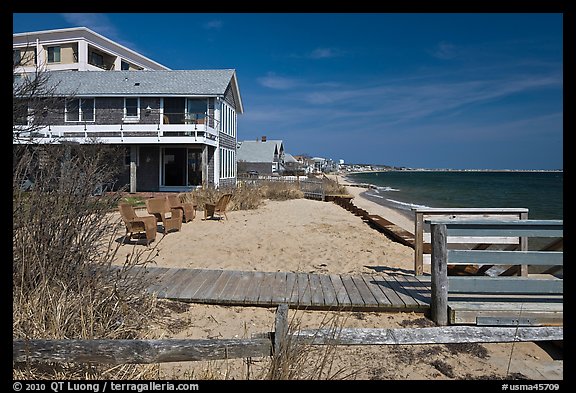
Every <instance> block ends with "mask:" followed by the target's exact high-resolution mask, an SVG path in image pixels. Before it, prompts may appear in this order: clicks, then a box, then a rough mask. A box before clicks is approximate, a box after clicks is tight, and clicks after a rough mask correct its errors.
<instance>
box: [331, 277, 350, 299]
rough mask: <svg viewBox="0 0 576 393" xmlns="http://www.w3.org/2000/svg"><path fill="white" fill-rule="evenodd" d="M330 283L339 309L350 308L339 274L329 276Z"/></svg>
mask: <svg viewBox="0 0 576 393" xmlns="http://www.w3.org/2000/svg"><path fill="white" fill-rule="evenodd" d="M330 281H331V282H332V287H333V288H334V292H335V293H336V300H337V301H338V306H339V307H350V305H351V304H352V302H351V300H350V297H349V296H348V291H346V287H345V286H344V284H343V283H342V278H341V276H340V275H339V274H330Z"/></svg>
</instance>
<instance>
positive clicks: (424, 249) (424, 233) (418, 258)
mask: <svg viewBox="0 0 576 393" xmlns="http://www.w3.org/2000/svg"><path fill="white" fill-rule="evenodd" d="M412 211H413V212H414V215H415V217H414V242H415V244H414V274H415V275H417V276H419V275H422V274H423V273H424V259H425V255H424V254H428V255H429V254H430V230H429V228H428V225H425V223H424V220H425V219H428V218H430V219H432V218H434V219H450V220H460V219H471V218H481V219H494V220H508V219H509V220H526V219H528V209H526V208H413V209H412ZM448 240H449V241H448V243H454V244H455V243H459V244H462V243H465V244H517V245H519V248H520V249H521V250H524V251H525V250H528V242H527V239H526V238H520V239H518V238H517V237H516V238H514V237H508V236H505V237H502V236H499V237H492V238H489V237H483V238H481V239H478V238H473V237H464V238H463V237H456V236H451V237H450V239H448ZM521 275H526V271H522V272H521Z"/></svg>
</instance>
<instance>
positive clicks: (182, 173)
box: [162, 147, 187, 186]
mask: <svg viewBox="0 0 576 393" xmlns="http://www.w3.org/2000/svg"><path fill="white" fill-rule="evenodd" d="M186 152H187V149H186V148H181V147H166V148H164V152H163V154H162V163H163V165H162V178H163V180H164V182H163V183H164V184H163V185H164V186H186V169H187V168H186Z"/></svg>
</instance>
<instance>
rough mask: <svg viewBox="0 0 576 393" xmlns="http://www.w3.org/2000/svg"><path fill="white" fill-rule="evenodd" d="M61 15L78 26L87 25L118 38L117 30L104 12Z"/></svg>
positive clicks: (104, 34)
mask: <svg viewBox="0 0 576 393" xmlns="http://www.w3.org/2000/svg"><path fill="white" fill-rule="evenodd" d="M62 17H63V18H64V19H65V20H66V21H67V22H68V23H72V24H74V25H76V26H78V27H87V28H89V29H90V30H94V31H95V32H96V33H98V34H102V35H103V36H106V37H108V38H113V39H117V38H118V30H117V29H116V27H115V26H114V25H113V24H112V22H110V20H109V19H108V17H107V16H106V15H104V14H94V13H85V14H62Z"/></svg>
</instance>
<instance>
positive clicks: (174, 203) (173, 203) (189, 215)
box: [166, 194, 196, 222]
mask: <svg viewBox="0 0 576 393" xmlns="http://www.w3.org/2000/svg"><path fill="white" fill-rule="evenodd" d="M166 198H168V204H169V206H170V208H171V209H179V210H181V211H182V215H183V219H184V222H188V221H192V220H193V219H194V217H196V208H195V206H194V204H193V203H192V202H182V201H181V200H180V197H179V196H178V195H176V194H171V195H168V196H167V197H166Z"/></svg>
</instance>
